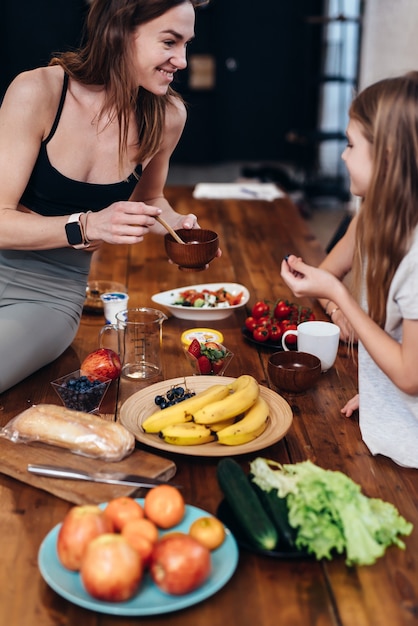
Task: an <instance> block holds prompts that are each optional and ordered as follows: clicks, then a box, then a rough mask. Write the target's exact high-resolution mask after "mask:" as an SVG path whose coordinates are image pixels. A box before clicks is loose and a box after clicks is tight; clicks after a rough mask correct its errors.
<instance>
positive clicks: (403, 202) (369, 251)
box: [349, 72, 418, 328]
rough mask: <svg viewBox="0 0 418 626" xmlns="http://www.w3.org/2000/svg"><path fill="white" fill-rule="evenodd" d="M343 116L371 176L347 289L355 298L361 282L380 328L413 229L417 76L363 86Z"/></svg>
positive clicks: (417, 180)
mask: <svg viewBox="0 0 418 626" xmlns="http://www.w3.org/2000/svg"><path fill="white" fill-rule="evenodd" d="M349 115H350V118H351V119H353V120H356V121H358V122H359V123H360V124H361V127H362V132H363V134H364V136H365V138H366V139H367V140H368V141H369V142H370V143H371V145H372V176H371V181H370V184H369V187H368V189H367V194H366V197H365V198H364V199H363V201H362V205H361V208H360V211H359V216H358V222H357V232H356V242H357V246H356V250H355V254H354V259H353V284H354V288H355V291H356V293H357V295H359V292H360V284H361V281H362V279H365V290H366V291H365V293H366V298H367V305H368V313H369V315H370V317H371V318H372V319H373V320H374V321H375V322H376V323H377V324H379V326H381V327H382V328H383V327H384V325H385V321H386V303H387V298H388V294H389V288H390V284H391V282H392V279H393V276H394V274H395V272H396V270H397V268H398V266H399V264H400V262H401V261H402V259H403V257H404V256H405V254H406V253H407V251H408V249H409V247H410V245H411V238H412V235H413V232H414V230H415V228H416V226H417V224H418V72H410V73H408V74H406V75H404V76H400V77H396V78H389V79H385V80H381V81H379V82H377V83H375V84H373V85H371V86H370V87H367V88H366V89H364V91H362V92H361V93H360V94H359V95H358V96H357V97H356V98H355V99H354V101H353V102H352V104H351V107H350V111H349ZM364 263H365V266H364Z"/></svg>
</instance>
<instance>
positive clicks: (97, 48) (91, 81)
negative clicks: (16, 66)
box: [50, 0, 209, 163]
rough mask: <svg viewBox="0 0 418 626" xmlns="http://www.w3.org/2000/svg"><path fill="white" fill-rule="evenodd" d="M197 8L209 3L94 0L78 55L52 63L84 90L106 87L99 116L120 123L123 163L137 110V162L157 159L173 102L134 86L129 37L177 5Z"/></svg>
mask: <svg viewBox="0 0 418 626" xmlns="http://www.w3.org/2000/svg"><path fill="white" fill-rule="evenodd" d="M184 2H190V3H191V4H192V5H193V7H197V6H202V5H204V4H207V2H209V0H93V2H92V4H91V6H90V9H89V13H88V16H87V21H86V42H85V44H84V45H83V46H82V47H81V48H80V49H78V50H75V51H69V52H64V53H63V54H61V55H60V56H56V57H54V58H53V59H51V62H50V64H51V65H57V64H58V65H61V66H62V67H63V69H64V71H65V72H67V73H68V74H69V76H70V77H71V78H74V79H75V80H77V81H79V82H81V83H84V84H86V85H104V86H105V88H106V101H105V103H104V105H103V108H102V110H101V112H100V115H102V114H103V113H104V112H105V111H112V112H113V115H114V116H115V117H116V119H117V120H118V123H119V161H120V163H122V159H123V155H124V154H125V153H126V150H127V142H128V127H129V118H130V115H131V113H132V111H135V116H136V122H137V126H138V151H137V154H136V161H137V163H140V162H141V161H142V160H143V159H144V158H146V157H150V156H152V155H153V154H155V153H156V152H157V150H158V148H159V146H160V143H161V139H162V134H163V130H164V121H165V113H166V109H167V106H168V105H169V104H170V102H172V98H173V97H175V98H179V99H180V100H181V97H180V95H179V94H177V93H176V92H175V91H174V90H173V89H171V88H169V89H168V92H167V94H165V95H164V96H156V95H154V94H152V93H150V92H149V91H147V90H146V89H143V88H138V86H137V85H136V84H135V81H134V76H133V71H132V69H131V55H130V42H131V35H132V33H133V32H134V31H135V30H136V28H137V27H138V26H140V25H141V24H145V23H146V22H149V21H151V20H153V19H156V18H157V17H160V16H161V15H163V14H164V13H166V12H167V11H168V10H170V9H172V8H173V7H175V6H178V5H180V4H183V3H184Z"/></svg>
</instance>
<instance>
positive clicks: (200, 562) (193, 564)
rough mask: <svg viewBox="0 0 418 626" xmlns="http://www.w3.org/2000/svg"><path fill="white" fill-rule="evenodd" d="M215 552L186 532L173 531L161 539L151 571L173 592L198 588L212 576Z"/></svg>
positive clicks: (172, 593)
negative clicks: (212, 562) (212, 552)
mask: <svg viewBox="0 0 418 626" xmlns="http://www.w3.org/2000/svg"><path fill="white" fill-rule="evenodd" d="M211 567H212V564H211V556H210V551H209V550H208V548H206V547H205V546H203V545H202V544H201V543H199V542H198V541H196V539H193V537H190V535H186V534H182V533H169V534H168V535H167V536H166V537H163V538H162V539H161V540H159V541H158V542H157V543H156V544H155V546H154V549H153V552H152V555H151V564H150V571H151V576H152V579H153V581H154V583H155V584H156V585H157V587H159V588H160V589H161V590H162V591H165V592H166V593H169V594H171V595H183V594H186V593H190V592H191V591H193V590H194V589H197V588H198V587H200V586H201V585H203V583H204V582H205V580H206V579H207V578H208V577H209V574H210V572H211Z"/></svg>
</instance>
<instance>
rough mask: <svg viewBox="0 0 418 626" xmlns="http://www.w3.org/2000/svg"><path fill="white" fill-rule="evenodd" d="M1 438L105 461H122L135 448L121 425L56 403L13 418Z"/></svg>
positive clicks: (35, 406) (40, 405)
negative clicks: (61, 449) (33, 443)
mask: <svg viewBox="0 0 418 626" xmlns="http://www.w3.org/2000/svg"><path fill="white" fill-rule="evenodd" d="M0 436H1V437H5V438H7V439H9V440H10V441H13V442H14V443H31V442H39V443H44V444H49V445H53V446H57V447H60V448H64V449H66V450H69V451H71V452H74V453H75V454H81V455H83V456H87V457H91V458H95V459H101V460H104V461H120V460H122V459H123V458H125V457H126V456H128V455H129V454H131V452H132V451H133V450H134V447H135V437H134V436H133V434H132V433H131V432H129V430H127V429H126V428H125V427H124V426H122V424H119V423H117V422H109V421H107V420H104V419H103V418H101V417H98V416H97V415H92V414H91V413H83V412H81V411H74V410H72V409H67V408H65V407H63V406H57V405H55V404H37V405H33V406H31V407H30V408H28V409H26V410H25V411H23V412H22V413H19V414H18V415H16V417H14V418H12V419H11V420H10V421H9V422H8V424H6V426H4V427H3V428H2V429H1V430H0Z"/></svg>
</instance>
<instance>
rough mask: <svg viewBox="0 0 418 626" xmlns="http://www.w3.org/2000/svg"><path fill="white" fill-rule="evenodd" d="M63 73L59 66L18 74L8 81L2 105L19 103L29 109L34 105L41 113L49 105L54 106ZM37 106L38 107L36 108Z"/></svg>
mask: <svg viewBox="0 0 418 626" xmlns="http://www.w3.org/2000/svg"><path fill="white" fill-rule="evenodd" d="M63 78H64V73H63V70H62V68H61V67H59V66H48V67H40V68H36V69H34V70H29V71H27V72H22V73H21V74H18V75H17V76H16V78H15V79H14V80H13V81H12V82H11V83H10V86H9V88H8V89H7V91H6V94H5V96H4V105H6V106H7V105H9V104H12V105H13V104H14V103H15V102H18V103H19V107H22V106H25V107H27V108H28V109H29V110H30V109H34V108H35V107H36V109H37V113H38V114H41V115H42V110H43V111H44V112H45V111H47V110H48V109H49V107H54V106H55V107H56V104H57V99H59V97H60V94H61V91H62V84H63ZM38 107H39V108H38Z"/></svg>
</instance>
